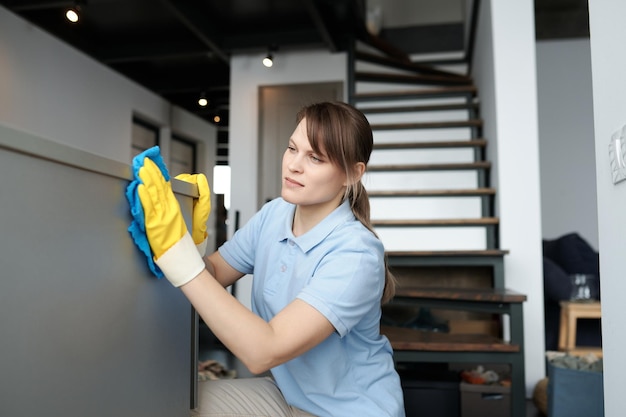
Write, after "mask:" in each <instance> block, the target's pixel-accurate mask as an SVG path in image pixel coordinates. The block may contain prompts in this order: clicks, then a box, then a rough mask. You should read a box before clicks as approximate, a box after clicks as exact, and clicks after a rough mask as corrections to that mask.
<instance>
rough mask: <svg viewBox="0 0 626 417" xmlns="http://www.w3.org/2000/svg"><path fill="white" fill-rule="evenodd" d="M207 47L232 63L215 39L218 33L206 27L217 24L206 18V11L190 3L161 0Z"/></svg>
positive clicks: (227, 62)
mask: <svg viewBox="0 0 626 417" xmlns="http://www.w3.org/2000/svg"><path fill="white" fill-rule="evenodd" d="M161 1H162V2H163V3H164V4H165V5H166V6H167V7H168V8H169V9H170V10H171V11H172V12H173V13H174V15H175V16H176V17H177V18H178V20H180V21H181V22H182V23H183V24H184V25H185V26H186V27H187V29H189V30H190V31H191V32H192V33H193V34H194V35H195V36H196V37H197V38H198V39H199V40H200V41H201V42H202V43H203V44H204V45H205V46H206V47H208V48H209V49H210V50H211V51H212V52H213V53H215V55H217V56H218V57H219V58H220V59H221V60H222V61H224V62H225V63H226V64H227V65H230V58H229V56H228V54H227V53H226V52H224V51H223V50H222V49H221V48H220V47H219V45H218V42H217V41H216V40H215V38H216V34H215V33H210V32H209V31H208V30H207V29H206V28H207V27H212V26H214V27H215V26H217V25H216V24H215V23H214V22H210V21H208V19H206V13H202V12H201V11H199V10H198V9H197V8H195V7H193V6H190V5H189V4H188V3H186V2H184V1H181V0H176V2H173V1H171V0H161ZM199 16H202V17H203V20H204V21H202V22H201V21H200V18H199Z"/></svg>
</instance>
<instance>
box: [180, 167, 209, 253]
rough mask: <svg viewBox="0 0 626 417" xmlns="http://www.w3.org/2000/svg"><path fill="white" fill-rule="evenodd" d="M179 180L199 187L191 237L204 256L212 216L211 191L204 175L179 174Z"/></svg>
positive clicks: (194, 203) (194, 207)
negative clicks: (208, 223)
mask: <svg viewBox="0 0 626 417" xmlns="http://www.w3.org/2000/svg"><path fill="white" fill-rule="evenodd" d="M176 179H177V180H181V181H185V182H188V183H191V184H195V185H196V186H197V187H198V195H199V196H198V198H197V199H196V200H194V201H193V215H192V223H191V237H192V238H193V241H194V243H195V244H196V248H198V252H199V253H200V255H202V256H204V254H205V253H206V247H207V237H208V234H207V231H206V230H207V225H206V224H207V221H208V219H209V215H210V214H211V189H210V188H209V182H208V181H207V179H206V176H205V175H204V174H179V175H177V176H176Z"/></svg>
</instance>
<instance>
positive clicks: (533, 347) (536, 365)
mask: <svg viewBox="0 0 626 417" xmlns="http://www.w3.org/2000/svg"><path fill="white" fill-rule="evenodd" d="M479 19H480V22H481V23H480V25H479V29H478V33H477V39H476V51H475V56H474V68H473V75H474V77H475V83H476V85H477V87H478V90H479V92H480V93H479V95H480V100H481V113H482V116H483V119H484V120H485V128H484V135H485V138H486V139H487V140H488V141H489V148H488V155H489V160H490V161H492V162H493V163H494V164H495V166H494V168H493V169H492V183H493V185H494V186H495V187H496V188H497V194H498V195H497V208H496V212H497V215H498V216H499V217H500V246H501V248H503V249H508V250H509V251H510V253H509V254H508V255H506V256H505V258H504V260H505V263H504V265H505V283H506V286H507V287H508V288H511V289H513V290H516V291H518V292H521V293H524V294H526V295H527V296H528V301H527V302H526V303H525V304H524V337H525V346H524V349H525V361H526V388H527V393H528V395H530V393H531V392H532V389H533V388H534V386H535V384H536V383H537V381H538V380H539V379H541V378H543V377H544V375H545V367H544V364H545V359H544V332H543V328H544V325H543V323H544V314H543V271H542V263H541V259H542V255H541V210H540V188H539V144H538V141H539V135H538V122H537V96H536V91H537V81H536V68H535V33H534V7H533V1H532V0H519V1H515V2H506V3H504V2H499V1H483V2H481V11H480V17H479Z"/></svg>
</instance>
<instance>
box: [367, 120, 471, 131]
mask: <svg viewBox="0 0 626 417" xmlns="http://www.w3.org/2000/svg"><path fill="white" fill-rule="evenodd" d="M482 125H483V121H482V120H480V119H470V120H452V121H443V122H417V123H384V124H380V123H379V124H373V125H371V128H372V130H408V129H454V128H464V127H481V126H482Z"/></svg>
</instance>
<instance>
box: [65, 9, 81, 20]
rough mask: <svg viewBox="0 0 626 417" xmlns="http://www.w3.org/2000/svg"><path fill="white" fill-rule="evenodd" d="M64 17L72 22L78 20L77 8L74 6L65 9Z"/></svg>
mask: <svg viewBox="0 0 626 417" xmlns="http://www.w3.org/2000/svg"><path fill="white" fill-rule="evenodd" d="M65 17H66V18H67V20H69V21H70V22H72V23H76V22H78V17H79V16H78V10H76V8H74V7H72V8H71V9H67V11H66V12H65Z"/></svg>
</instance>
